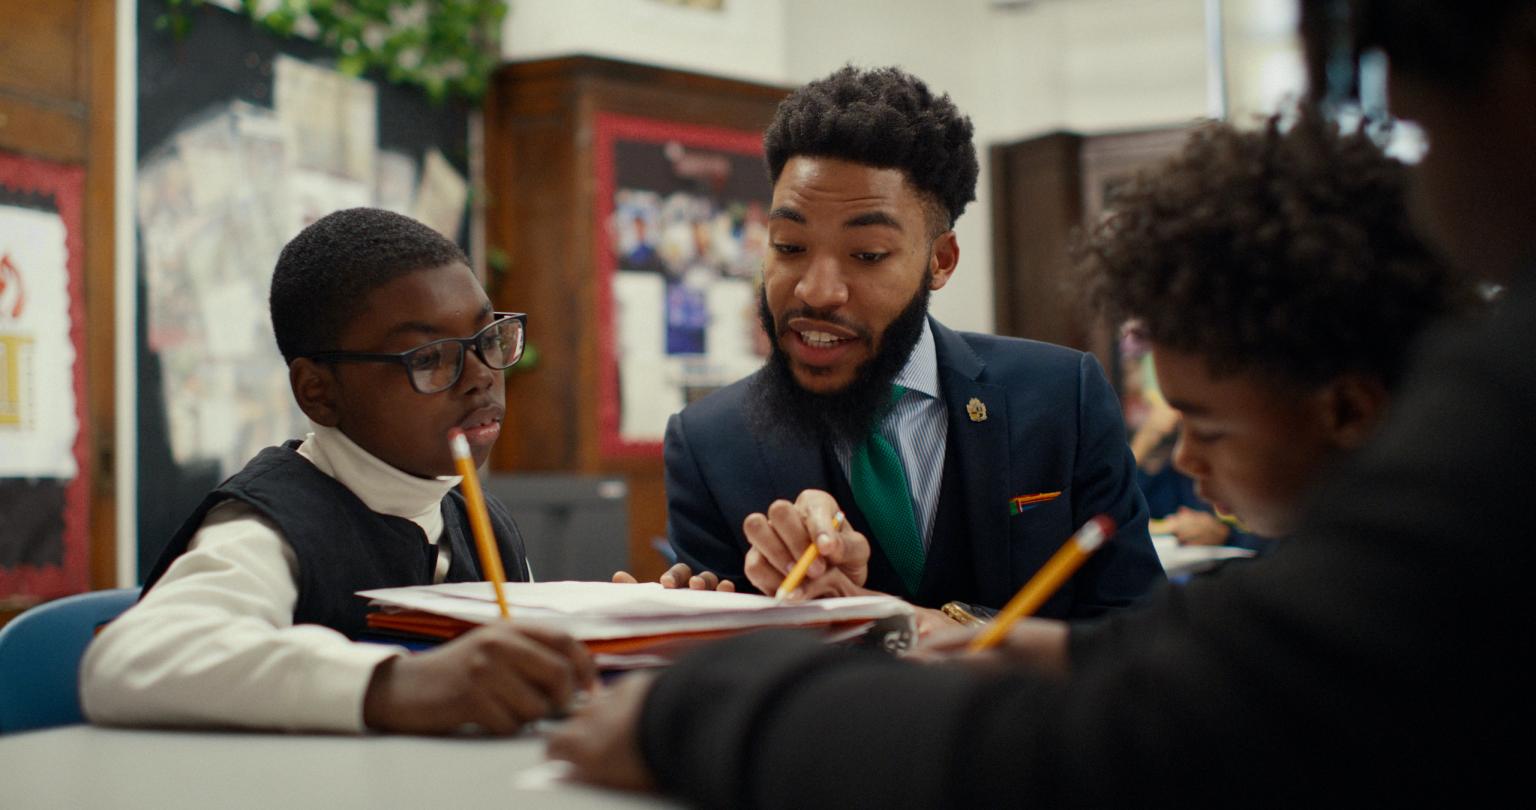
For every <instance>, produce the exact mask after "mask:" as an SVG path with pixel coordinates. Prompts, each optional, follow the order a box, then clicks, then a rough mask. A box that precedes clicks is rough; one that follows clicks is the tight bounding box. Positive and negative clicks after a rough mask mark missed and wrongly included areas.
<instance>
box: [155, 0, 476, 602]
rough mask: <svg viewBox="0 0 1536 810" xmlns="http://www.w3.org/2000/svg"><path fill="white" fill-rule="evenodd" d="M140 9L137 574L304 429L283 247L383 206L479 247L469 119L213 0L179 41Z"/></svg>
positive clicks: (194, 13) (464, 111) (159, 11)
mask: <svg viewBox="0 0 1536 810" xmlns="http://www.w3.org/2000/svg"><path fill="white" fill-rule="evenodd" d="M165 11H166V4H165V2H164V0H142V1H141V2H140V3H138V29H137V38H138V51H139V60H138V85H139V97H138V116H137V122H138V126H137V137H138V149H137V156H136V159H137V174H136V182H135V185H134V188H133V189H131V190H130V192H129V193H130V194H131V195H132V199H133V203H134V216H133V220H134V223H135V227H136V237H137V238H136V244H137V246H138V249H137V275H136V283H135V285H134V294H135V301H136V323H137V334H136V344H137V345H136V352H137V358H138V378H137V380H136V401H137V414H138V416H137V421H138V424H137V437H138V456H137V471H138V475H137V486H138V497H137V499H136V505H137V514H138V570H139V571H140V573H141V575H142V573H144V572H147V571H148V570H149V568H150V566H151V565H152V564H153V562H154V560H155V559H156V558H157V557H158V555H159V553H160V550H161V549H162V548H163V547H164V545H165V544H166V542H168V541H169V540H170V538H171V536H172V535H173V534H174V533H175V532H176V530H177V528H178V527H179V526H180V525H181V523H182V521H184V520H185V519H186V517H187V516H188V515H189V514H190V513H191V511H192V510H193V509H194V508H195V507H196V505H197V504H198V502H199V501H200V500H201V499H202V498H203V496H204V495H205V494H206V493H207V492H208V490H210V489H211V488H213V487H214V486H216V485H218V483H219V482H220V481H222V480H224V479H225V478H227V477H229V476H230V475H232V474H234V473H235V472H237V471H239V469H240V468H241V467H242V466H244V464H245V462H246V461H247V460H248V459H250V458H251V457H252V456H254V455H255V454H256V453H257V452H259V451H260V449H261V448H263V447H267V446H270V445H273V444H277V443H280V442H282V441H284V440H287V439H290V438H299V437H302V436H303V435H304V431H305V430H306V429H307V425H306V423H305V421H304V419H303V417H302V414H301V413H300V412H299V411H298V408H297V406H295V405H294V404H293V397H292V395H291V393H290V392H289V390H288V383H287V372H286V368H285V366H284V364H283V362H282V358H281V356H280V355H279V354H278V352H277V347H276V345H275V342H274V340H273V338H272V333H271V321H270V317H269V315H268V310H267V295H268V291H269V286H270V282H271V274H272V268H273V266H274V264H275V263H276V260H277V255H278V253H279V251H280V250H281V248H282V245H283V244H285V243H286V242H287V241H288V240H289V239H291V238H292V237H293V235H295V234H296V233H297V232H298V231H299V230H300V229H301V228H302V227H303V226H304V225H306V224H308V223H309V222H312V221H314V220H315V219H317V218H319V217H320V216H323V215H324V214H326V213H329V212H331V211H334V210H337V209H340V208H348V207H353V206H363V205H368V206H377V207H380V208H387V209H390V210H395V211H398V212H400V213H404V214H407V215H410V216H413V217H415V218H417V219H420V220H422V221H423V222H426V223H427V224H429V225H432V226H433V227H435V228H437V229H438V230H439V231H442V232H443V233H446V234H448V235H450V236H452V237H454V238H456V239H457V241H458V242H459V243H460V244H461V245H466V244H468V228H469V223H468V214H467V204H466V200H467V198H468V181H467V178H468V164H469V149H468V116H469V106H468V105H467V104H465V103H464V102H453V101H450V102H444V103H442V104H436V103H434V102H432V101H431V100H430V99H428V98H427V96H426V94H425V92H423V91H421V90H418V89H415V88H407V87H402V86H398V85H394V84H390V83H389V82H387V81H386V80H385V79H384V78H383V77H380V76H374V75H367V74H365V75H364V76H362V77H355V78H354V77H348V76H345V75H343V74H341V73H340V72H338V71H336V70H334V69H333V67H332V66H333V65H334V55H333V54H332V53H331V52H330V51H329V50H328V49H326V48H325V47H323V46H322V45H320V44H318V43H316V42H313V41H310V40H307V39H304V38H302V37H293V38H287V39H284V38H280V37H277V36H276V35H274V34H272V33H270V32H269V31H267V30H265V29H262V28H259V27H257V26H256V24H255V23H253V22H252V21H251V20H250V19H249V18H248V17H245V16H244V15H242V14H238V13H235V12H232V11H229V10H226V9H223V8H218V7H215V6H213V5H211V4H203V5H199V6H195V7H190V8H186V10H185V13H187V14H188V15H189V17H190V20H189V21H190V27H189V29H188V31H187V33H186V35H185V36H184V37H182V38H180V39H177V38H176V37H174V36H173V35H172V34H171V33H169V32H168V31H166V30H163V29H162V28H160V27H157V25H156V21H157V20H158V19H160V17H161V16H162V15H163V14H164V13H165Z"/></svg>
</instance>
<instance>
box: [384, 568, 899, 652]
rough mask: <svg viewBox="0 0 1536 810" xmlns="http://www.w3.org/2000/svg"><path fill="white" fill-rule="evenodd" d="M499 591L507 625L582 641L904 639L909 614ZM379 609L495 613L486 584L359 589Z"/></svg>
mask: <svg viewBox="0 0 1536 810" xmlns="http://www.w3.org/2000/svg"><path fill="white" fill-rule="evenodd" d="M504 587H505V590H506V596H507V605H508V607H509V608H510V610H511V613H512V620H513V621H514V622H516V623H518V624H523V625H528V626H534V627H548V628H551V629H557V630H561V631H563V632H565V633H568V634H570V635H571V636H572V637H574V638H576V639H579V640H582V641H595V640H606V639H625V638H638V637H646V636H663V635H672V634H682V633H707V632H711V631H730V630H745V629H750V628H759V627H796V626H809V625H815V626H826V625H832V624H841V623H846V622H859V621H876V620H882V619H884V620H895V621H896V624H897V626H900V627H904V628H905V630H906V632H907V633H908V634H910V633H911V630H912V625H913V621H914V619H913V616H914V614H913V609H912V606H911V605H909V604H907V603H906V602H903V601H901V600H900V599H896V598H894V597H890V596H852V597H839V598H832V599H816V600H812V601H808V602H790V603H781V602H778V601H776V600H774V599H772V598H771V597H767V596H758V595H755V594H740V593H722V592H719V591H695V590H687V589H668V588H663V587H661V586H660V585H658V584H655V583H647V584H639V585H627V584H616V583H611V582H535V583H526V582H514V583H508V584H507V585H506V586H504ZM358 595H359V596H363V597H366V598H368V599H371V600H373V603H374V604H375V605H378V606H381V607H382V608H384V609H385V610H399V611H418V612H421V613H428V614H433V615H437V616H446V617H449V618H452V619H458V620H460V621H464V622H469V623H472V624H483V623H486V622H491V621H495V620H497V619H498V618H499V616H500V610H499V609H498V608H497V606H496V596H495V592H494V591H493V590H492V588H491V585H490V583H487V582H456V583H449V584H444V585H422V586H416V587H410V588H384V589H380V590H372V591H362V592H360V593H359V594H358Z"/></svg>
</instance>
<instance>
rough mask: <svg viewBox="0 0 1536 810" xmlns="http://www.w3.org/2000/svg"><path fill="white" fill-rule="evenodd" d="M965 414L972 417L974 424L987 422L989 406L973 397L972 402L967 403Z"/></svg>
mask: <svg viewBox="0 0 1536 810" xmlns="http://www.w3.org/2000/svg"><path fill="white" fill-rule="evenodd" d="M965 412H966V413H967V414H969V415H970V417H971V421H972V422H985V421H987V406H986V405H983V404H982V402H981V400H979V399H977V398H976V397H971V401H970V402H967V403H965Z"/></svg>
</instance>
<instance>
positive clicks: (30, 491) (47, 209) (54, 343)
mask: <svg viewBox="0 0 1536 810" xmlns="http://www.w3.org/2000/svg"><path fill="white" fill-rule="evenodd" d="M83 179H84V176H83V173H82V171H81V170H80V168H78V167H75V166H64V165H60V164H56V163H51V162H48V161H42V160H36V159H33V158H27V157H22V156H18V155H11V154H6V153H0V599H7V600H9V601H14V602H17V603H19V604H21V605H22V606H24V605H25V604H26V603H27V602H29V601H32V600H34V599H41V598H48V597H54V596H61V595H64V594H67V593H72V592H75V591H80V590H83V589H84V588H85V587H86V580H87V571H86V568H87V554H86V543H87V538H88V536H89V531H88V530H89V508H90V507H89V497H88V495H89V469H88V465H87V463H86V439H87V427H88V426H87V424H86V423H85V421H84V420H83V419H82V418H81V411H82V408H83V407H84V380H85V378H84V357H83V346H84V335H85V332H84V329H85V324H84V323H83V321H84V299H83V291H82V283H81V260H82V242H81V233H80V201H81V193H82V190H83V185H82V184H83Z"/></svg>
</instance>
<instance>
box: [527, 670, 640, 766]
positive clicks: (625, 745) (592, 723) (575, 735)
mask: <svg viewBox="0 0 1536 810" xmlns="http://www.w3.org/2000/svg"><path fill="white" fill-rule="evenodd" d="M653 680H655V676H654V675H651V674H648V673H636V674H633V675H626V676H625V677H624V678H623V679H621V680H620V681H618V682H617V683H615V684H614V685H613V686H612V687H610V688H607V689H604V690H602V691H601V692H600V693H598V695H597V696H596V697H595V698H594V699H593V700H592V702H591V703H589V704H587V706H586V707H584V708H582V709H581V710H580V711H578V712H577V713H576V716H575V717H573V718H571V721H570V722H569V723H566V724H565V725H564V726H562V727H561V728H558V729H556V730H555V731H554V732H552V733H551V734H550V735H549V746H548V749H547V750H546V753H547V755H548V756H549V758H550V759H559V760H564V761H566V762H569V763H571V766H572V768H571V778H573V779H576V780H579V781H582V782H590V783H592V784H594V785H602V786H603V787H609V788H617V789H620V790H654V789H655V782H654V780H653V779H652V777H651V773H650V771H649V770H648V769H647V768H646V766H645V760H644V758H643V757H641V755H640V740H639V736H640V709H641V707H643V706H644V705H645V696H646V695H647V694H648V693H649V692H650V689H651V681H653Z"/></svg>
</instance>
